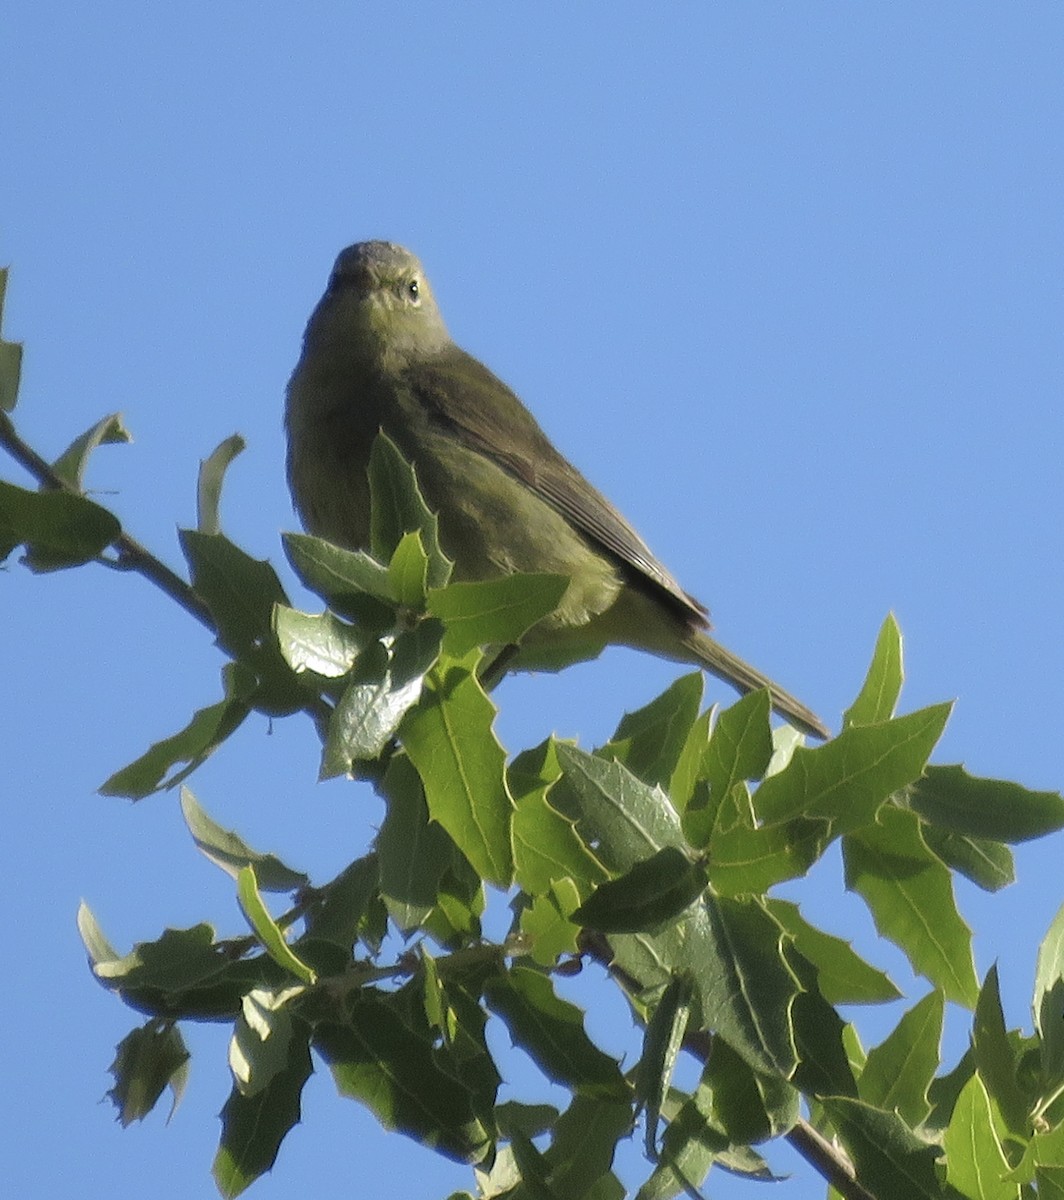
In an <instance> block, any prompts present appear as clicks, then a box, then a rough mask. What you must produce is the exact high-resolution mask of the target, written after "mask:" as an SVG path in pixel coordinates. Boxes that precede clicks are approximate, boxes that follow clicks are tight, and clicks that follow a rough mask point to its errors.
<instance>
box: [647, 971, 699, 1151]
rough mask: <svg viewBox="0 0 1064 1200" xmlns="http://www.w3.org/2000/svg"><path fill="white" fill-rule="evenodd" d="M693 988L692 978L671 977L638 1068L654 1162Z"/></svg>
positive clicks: (652, 1019)
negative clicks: (659, 1125) (660, 1127)
mask: <svg viewBox="0 0 1064 1200" xmlns="http://www.w3.org/2000/svg"><path fill="white" fill-rule="evenodd" d="M692 991H693V988H692V984H691V981H690V979H689V978H687V977H686V976H683V975H678V976H676V977H675V978H673V979H671V980H670V981H669V984H668V986H667V987H666V988H665V991H664V992H663V993H662V996H661V999H660V1000H659V1001H658V1002H657V1004H656V1005H655V1006H654V1010H653V1012H652V1013H651V1015H650V1020H649V1021H648V1022H647V1025H646V1032H645V1033H644V1035H643V1053H642V1055H641V1056H640V1059H639V1065H638V1066H637V1067H636V1072H635V1098H636V1104H637V1105H638V1106H639V1107H640V1108H642V1109H643V1110H644V1114H645V1116H644V1119H645V1121H646V1139H645V1147H646V1155H647V1157H648V1158H649V1159H650V1160H651V1161H652V1162H656V1161H657V1157H658V1121H659V1120H660V1119H661V1111H662V1107H663V1105H664V1104H665V1100H666V1098H667V1097H668V1095H669V1088H670V1087H671V1086H672V1075H673V1071H674V1070H675V1069H676V1059H677V1056H678V1055H679V1053H680V1046H681V1044H682V1043H683V1037H684V1034H685V1033H686V1032H687V1023H688V1021H689V1020H690V1019H691V995H692Z"/></svg>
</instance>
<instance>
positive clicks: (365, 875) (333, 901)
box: [305, 854, 387, 951]
mask: <svg viewBox="0 0 1064 1200" xmlns="http://www.w3.org/2000/svg"><path fill="white" fill-rule="evenodd" d="M378 888H379V879H378V871H377V856H376V855H375V854H367V855H365V856H364V857H363V858H356V859H355V861H354V862H353V863H350V864H349V865H348V866H346V867H345V868H344V869H343V870H342V871H341V872H340V874H339V875H337V877H336V878H335V879H334V880H333V881H332V882H331V883H328V884H326V886H325V887H322V888H319V889H317V892H316V894H315V896H314V898H313V900H312V902H311V904H310V907H309V908H308V909H307V913H306V918H305V919H306V928H307V937H308V938H315V939H318V940H321V941H325V942H332V943H333V944H335V945H337V946H342V947H343V948H344V949H345V950H347V951H350V949H351V947H352V945H353V944H354V943H355V941H356V940H357V939H362V940H363V941H365V942H366V943H367V944H368V945H369V946H370V948H371V949H376V948H377V947H379V945H380V942H381V940H382V939H383V937H384V928H385V923H386V920H387V918H386V915H385V913H384V911H383V906H382V905H381V902H380V898H379V895H378Z"/></svg>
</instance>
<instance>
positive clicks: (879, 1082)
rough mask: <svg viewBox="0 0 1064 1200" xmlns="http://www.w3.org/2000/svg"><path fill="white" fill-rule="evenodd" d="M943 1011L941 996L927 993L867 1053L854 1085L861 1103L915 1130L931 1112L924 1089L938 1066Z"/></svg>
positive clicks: (938, 993) (935, 993)
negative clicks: (894, 1114)
mask: <svg viewBox="0 0 1064 1200" xmlns="http://www.w3.org/2000/svg"><path fill="white" fill-rule="evenodd" d="M943 1007H944V1005H943V998H942V993H941V992H929V993H928V994H927V995H926V996H925V997H924V998H923V999H922V1000H920V1001H919V1002H918V1003H917V1004H915V1005H914V1006H913V1007H912V1008H911V1009H909V1011H908V1012H907V1013H906V1014H905V1015H904V1016H903V1017H902V1018H901V1020H900V1021H899V1022H898V1024H897V1026H896V1027H895V1028H894V1029H893V1031H892V1032H891V1033H890V1034H889V1035H888V1036H887V1037H886V1038H885V1039H884V1041H882V1042H881V1043H880V1044H879V1045H878V1046H874V1047H873V1048H872V1049H871V1050H869V1052H868V1057H867V1059H866V1060H865V1066H864V1070H863V1071H862V1072H861V1075H860V1078H859V1079H858V1081H857V1088H858V1092H859V1093H860V1096H861V1099H862V1100H864V1101H866V1102H867V1103H868V1104H871V1105H872V1106H873V1107H875V1108H882V1109H885V1110H886V1111H888V1112H889V1111H894V1112H897V1113H900V1114H901V1116H902V1118H903V1119H904V1120H905V1121H907V1122H908V1124H909V1125H910V1126H912V1127H913V1128H914V1129H915V1128H918V1127H919V1126H920V1125H921V1124H922V1122H923V1121H924V1119H925V1118H926V1117H927V1115H928V1113H929V1112H930V1111H931V1105H930V1103H929V1102H928V1099H927V1089H928V1087H929V1086H930V1083H931V1080H932V1079H933V1078H934V1075H935V1070H936V1068H937V1067H938V1062H939V1046H940V1043H941V1040H942V1014H943Z"/></svg>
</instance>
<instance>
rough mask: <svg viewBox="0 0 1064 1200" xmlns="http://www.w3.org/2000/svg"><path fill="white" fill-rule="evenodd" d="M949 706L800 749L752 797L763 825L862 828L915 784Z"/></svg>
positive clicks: (858, 727) (854, 730) (838, 829)
mask: <svg viewBox="0 0 1064 1200" xmlns="http://www.w3.org/2000/svg"><path fill="white" fill-rule="evenodd" d="M950 707H951V706H950V705H949V704H938V705H934V706H933V707H931V708H925V709H921V710H920V711H919V712H914V713H910V714H909V715H908V716H905V717H897V718H895V719H894V720H892V721H884V722H882V723H881V724H878V725H852V726H850V728H849V729H844V730H843V731H842V733H840V734H839V736H838V737H837V738H834V739H833V740H832V741H830V742H826V743H825V744H824V745H823V746H818V747H817V748H816V749H815V750H808V749H805V748H804V747H800V748H799V749H798V750H796V751H795V752H794V758H793V759H792V760H791V763H790V765H789V766H788V767H787V768H786V769H785V770H783V771H781V772H780V773H779V774H778V775H772V776H770V777H769V778H768V779H766V780H765V781H764V782H763V783H762V784H761V786H760V787H759V788H758V789H757V791H756V793H755V794H754V808H755V809H756V811H757V815H758V817H759V818H760V819H761V820H762V821H766V822H768V823H770V824H779V823H781V822H783V821H789V820H792V819H793V818H795V817H798V816H807V817H824V818H826V819H827V820H830V821H832V822H833V825H834V828H835V831H836V832H838V833H842V832H847V831H849V830H851V829H859V828H860V827H861V826H862V825H867V824H868V823H869V822H870V821H871V820H872V819H873V817H874V815H875V813H876V810H877V809H878V808H879V807H880V805H881V804H882V803H883V802H884V801H885V800H886V799H887V797H888V796H890V795H891V794H892V793H893V792H896V791H898V790H899V789H900V788H903V787H905V786H906V785H907V784H910V783H912V782H913V780H915V779H917V778H919V776H920V774H921V773H922V771H923V769H924V767H925V766H926V764H927V759H928V756H929V755H930V753H931V751H932V750H933V749H934V747H935V743H936V742H937V741H938V739H939V738H940V737H941V736H942V731H943V729H944V728H945V726H946V721H947V719H948V718H949V714H950Z"/></svg>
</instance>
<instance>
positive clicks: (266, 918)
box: [236, 866, 316, 984]
mask: <svg viewBox="0 0 1064 1200" xmlns="http://www.w3.org/2000/svg"><path fill="white" fill-rule="evenodd" d="M236 894H237V900H238V901H239V903H240V909H241V912H243V914H244V916H245V917H246V918H247V922H248V924H249V925H250V926H251V928H252V929H253V930H254V931H255V936H256V937H257V938H258V939H259V941H260V942H261V943H262V945H263V946H264V948H265V949H266V952H267V953H268V954H269V956H270V957H271V958H272V959H273V961H274V962H275V963H277V965H278V966H279V967H283V968H284V969H285V970H286V971H290V972H291V973H292V974H293V975H295V977H296V978H297V979H301V980H302V981H303V982H304V983H309V984H313V983H315V982H316V976H315V974H314V972H313V971H312V970H311V969H310V967H308V966H307V964H306V963H304V962H302V961H301V960H300V959H299V958H298V957H297V956H296V954H295V952H294V951H293V950H292V947H291V946H289V944H288V943H287V942H286V941H285V937H284V933H283V932H282V931H281V927H280V926H279V925H278V924H277V922H276V921H275V920H274V919H273V917H272V916H271V915H270V911H269V909H268V908H267V907H266V905H265V903H264V902H263V899H262V896H261V895H260V894H259V885H258V881H257V879H256V878H255V868H254V867H252V866H247V867H241V869H240V870H239V871H238V872H237V876H236Z"/></svg>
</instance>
